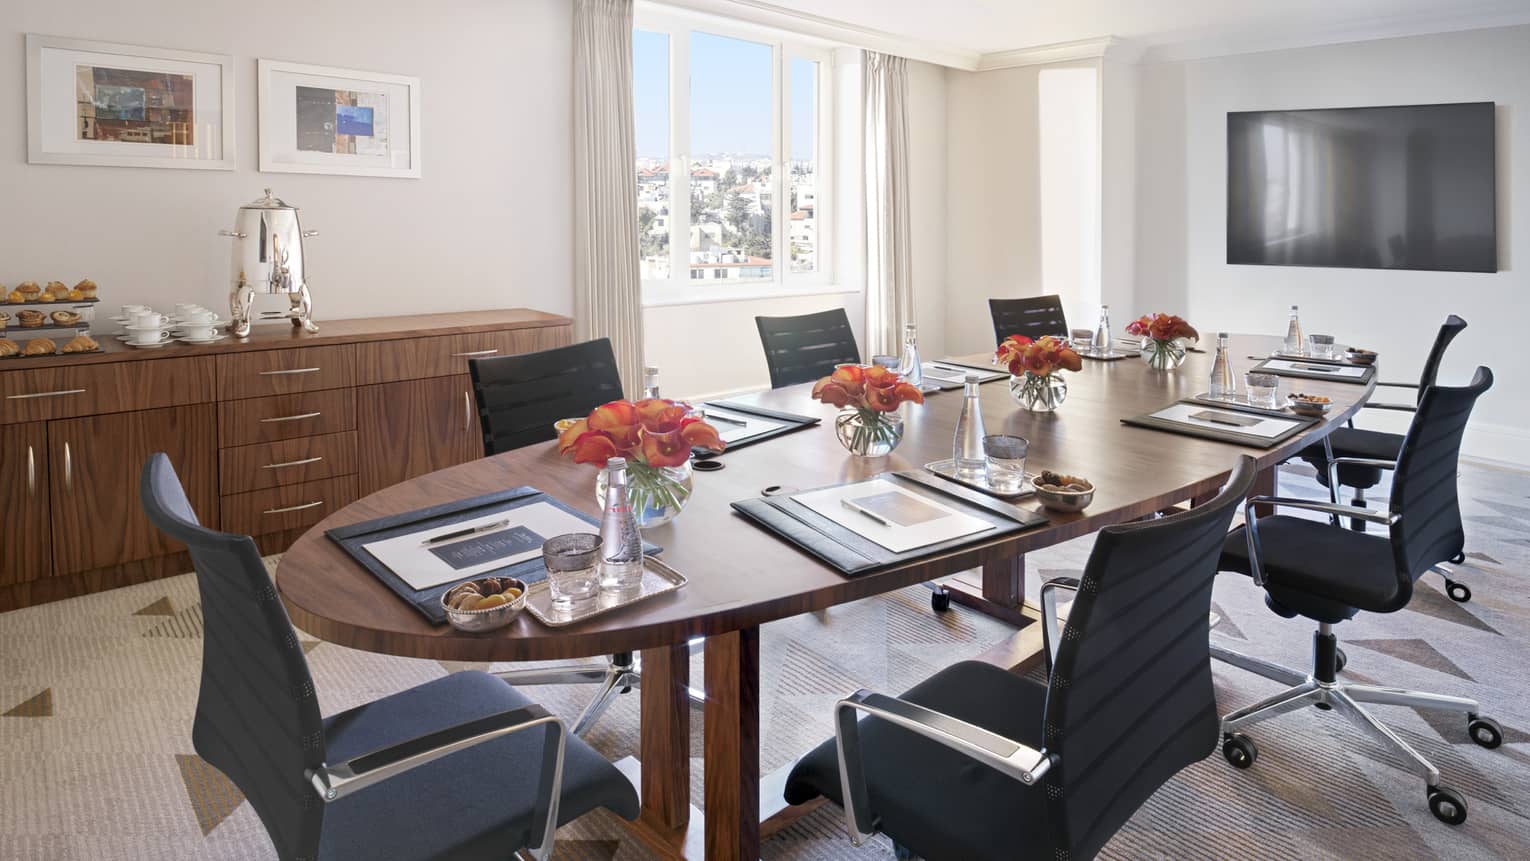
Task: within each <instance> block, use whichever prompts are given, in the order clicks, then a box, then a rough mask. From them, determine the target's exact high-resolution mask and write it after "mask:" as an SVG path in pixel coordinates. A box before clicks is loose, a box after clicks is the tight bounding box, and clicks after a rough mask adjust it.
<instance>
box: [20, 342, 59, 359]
mask: <svg viewBox="0 0 1530 861" xmlns="http://www.w3.org/2000/svg"><path fill="white" fill-rule="evenodd" d="M57 352H58V345H57V344H55V343H53V342H52V341H50V340H48V339H47V338H34V339H33V340H31V341H28V342H27V347H26V349H25V350H22V351H21V355H23V356H51V355H53V354H54V353H57Z"/></svg>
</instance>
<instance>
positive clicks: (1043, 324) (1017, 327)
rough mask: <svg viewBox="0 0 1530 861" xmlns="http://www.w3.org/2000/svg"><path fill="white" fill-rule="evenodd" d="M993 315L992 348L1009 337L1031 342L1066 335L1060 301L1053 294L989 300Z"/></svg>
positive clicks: (1066, 327) (1066, 328)
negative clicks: (1049, 336) (1045, 337)
mask: <svg viewBox="0 0 1530 861" xmlns="http://www.w3.org/2000/svg"><path fill="white" fill-rule="evenodd" d="M988 310H989V312H990V313H991V314H993V340H994V346H996V347H997V346H998V345H999V344H1002V343H1004V339H1005V338H1008V337H1009V336H1010V335H1024V336H1025V337H1027V338H1030V339H1031V340H1032V341H1034V340H1036V339H1037V338H1041V337H1043V336H1046V335H1063V336H1066V335H1067V334H1068V319H1067V317H1065V316H1063V307H1062V297H1060V296H1058V295H1056V294H1050V295H1046V296H1027V297H1025V298H1023V299H989V300H988Z"/></svg>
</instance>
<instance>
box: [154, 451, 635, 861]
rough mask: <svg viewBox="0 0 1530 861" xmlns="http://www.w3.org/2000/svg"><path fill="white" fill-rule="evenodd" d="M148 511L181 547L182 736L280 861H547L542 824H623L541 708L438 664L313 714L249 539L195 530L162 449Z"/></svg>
mask: <svg viewBox="0 0 1530 861" xmlns="http://www.w3.org/2000/svg"><path fill="white" fill-rule="evenodd" d="M139 495H140V496H141V497H142V501H143V507H144V510H145V511H146V512H147V513H148V515H149V520H150V521H152V522H153V523H154V525H155V526H157V527H159V529H160V530H161V531H163V532H164V533H165V534H166V535H168V536H170V537H171V538H174V539H176V540H177V541H183V542H185V543H186V545H187V546H188V547H189V549H190V551H191V559H192V563H193V564H194V565H195V567H196V572H197V589H198V591H199V592H200V594H201V597H202V615H203V619H204V620H205V621H204V625H205V633H204V634H203V640H202V682H201V689H200V691H199V692H198V695H197V711H196V720H195V722H194V723H193V724H192V731H191V740H192V744H193V745H194V746H195V748H196V751H197V753H198V754H200V755H201V756H202V758H203V759H205V760H207V761H208V762H209V763H211V764H212V765H213V766H214V767H215V768H217V769H218V770H219V771H221V772H223V774H224V775H226V776H227V777H228V778H229V780H232V781H233V782H234V785H235V786H237V787H239V790H240V791H241V792H243V793H244V795H245V797H246V798H248V799H249V801H250V805H251V806H252V807H254V809H255V812H256V813H257V814H258V815H259V816H260V821H261V822H262V823H263V824H264V825H265V827H266V833H267V835H269V836H270V838H271V843H272V844H273V845H274V846H275V848H276V854H277V857H278V858H280V859H282V861H298V859H309V861H311V859H348V858H389V859H406V858H420V859H425V858H448V857H449V858H454V859H455V858H507V857H510V856H511V855H512V854H513V853H514V852H515V851H517V850H519V849H522V848H525V849H527V850H528V851H529V852H530V853H531V855H532V857H534V858H537V859H546V858H549V857H551V856H552V849H553V836H554V831H555V825H554V823H558V824H562V823H566V822H570V821H572V820H574V819H576V818H578V817H579V816H582V815H584V814H585V813H587V812H589V811H590V810H593V809H594V808H596V807H605V808H606V809H608V810H611V811H612V812H614V813H617V814H619V815H621V816H625V817H626V818H628V819H632V818H634V817H636V816H637V813H638V799H637V793H636V792H634V791H633V788H632V784H631V783H630V782H629V781H628V780H627V779H626V778H625V777H623V776H622V774H621V772H619V771H617V770H616V768H615V766H613V765H611V763H609V762H607V761H606V760H605V759H604V758H603V757H601V755H600V754H598V753H596V752H595V751H593V750H591V749H590V748H589V746H587V745H586V744H585V743H584V742H582V741H580V740H579V739H577V738H573V739H570V738H568V737H567V736H566V734H565V733H564V730H563V724H562V723H561V722H559V720H558V719H557V718H556V717H554V716H553V715H551V714H549V713H548V712H547V711H546V710H545V709H543V708H542V707H541V706H539V705H536V704H535V703H533V702H531V701H530V700H528V699H527V698H526V697H525V696H523V695H522V694H521V693H520V692H519V691H517V690H516V689H514V688H512V687H510V686H509V685H507V684H505V683H504V682H502V681H500V680H498V679H496V678H494V677H493V676H490V675H488V674H487V673H479V672H462V673H453V674H452V675H449V676H446V677H445V678H441V679H436V680H435V681H432V682H426V683H425V684H423V685H419V686H418V687H414V688H410V689H409V690H407V691H403V692H400V693H396V694H393V695H392V696H388V697H384V698H382V699H380V700H377V701H375V702H371V703H368V704H366V705H363V706H358V707H356V708H353V709H349V710H347V711H343V712H340V713H339V714H335V715H331V716H329V717H327V718H325V717H321V716H320V714H319V705H318V701H317V699H316V697H315V694H314V688H313V678H312V677H311V676H310V675H309V672H308V661H307V659H306V658H305V657H304V656H303V650H302V648H301V647H300V646H299V645H298V638H297V633H296V631H294V630H293V628H292V622H291V621H290V620H289V619H288V618H287V611H286V610H285V609H284V608H283V607H282V602H281V600H280V599H279V598H278V597H277V595H276V589H275V588H274V587H273V585H272V583H271V578H270V576H269V575H268V574H267V573H266V568H265V565H264V564H263V563H262V562H261V559H260V552H259V551H258V550H256V549H255V542H254V541H253V540H251V539H250V538H249V537H248V536H244V535H231V534H228V533H224V532H214V531H213V530H211V529H207V528H205V527H203V526H202V525H200V523H198V521H197V516H196V513H195V512H194V511H192V509H191V504H190V503H189V502H188V501H187V499H186V493H185V491H184V490H183V489H182V488H181V483H180V480H179V479H178V478H177V477H176V475H175V468H174V467H172V466H171V465H170V459H169V458H167V457H166V456H165V455H164V454H162V453H161V454H154V455H151V456H150V457H149V460H148V462H147V463H145V464H144V468H143V477H142V480H141V482H140V488H139Z"/></svg>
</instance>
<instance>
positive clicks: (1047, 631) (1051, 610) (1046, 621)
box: [1041, 577, 1079, 673]
mask: <svg viewBox="0 0 1530 861" xmlns="http://www.w3.org/2000/svg"><path fill="white" fill-rule="evenodd" d="M1078 588H1079V582H1078V578H1077V577H1057V578H1055V579H1052V580H1048V581H1047V582H1045V583H1043V584H1041V640H1042V644H1043V647H1044V648H1045V649H1046V653H1047V672H1048V673H1050V672H1051V667H1052V662H1053V661H1055V660H1057V650H1058V649H1059V648H1060V647H1061V646H1062V636H1061V632H1059V631H1058V630H1057V595H1056V594H1054V593H1055V591H1056V590H1058V589H1067V590H1068V591H1070V592H1077V591H1078Z"/></svg>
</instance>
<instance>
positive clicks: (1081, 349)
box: [1068, 329, 1094, 353]
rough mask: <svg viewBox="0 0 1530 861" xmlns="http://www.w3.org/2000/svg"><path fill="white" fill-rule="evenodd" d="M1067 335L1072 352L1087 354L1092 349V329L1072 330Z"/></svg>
mask: <svg viewBox="0 0 1530 861" xmlns="http://www.w3.org/2000/svg"><path fill="white" fill-rule="evenodd" d="M1068 335H1069V340H1071V341H1072V342H1073V350H1074V352H1076V353H1087V352H1089V351H1090V350H1091V349H1093V348H1094V331H1093V330H1092V329H1074V330H1073V331H1071V332H1069V333H1068Z"/></svg>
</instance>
